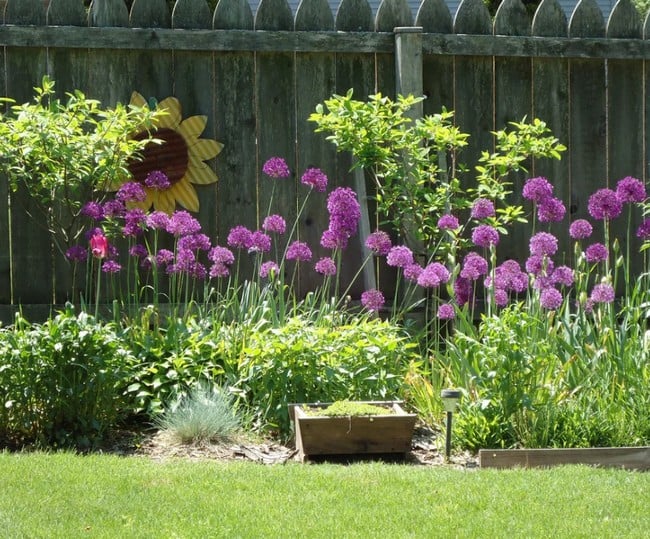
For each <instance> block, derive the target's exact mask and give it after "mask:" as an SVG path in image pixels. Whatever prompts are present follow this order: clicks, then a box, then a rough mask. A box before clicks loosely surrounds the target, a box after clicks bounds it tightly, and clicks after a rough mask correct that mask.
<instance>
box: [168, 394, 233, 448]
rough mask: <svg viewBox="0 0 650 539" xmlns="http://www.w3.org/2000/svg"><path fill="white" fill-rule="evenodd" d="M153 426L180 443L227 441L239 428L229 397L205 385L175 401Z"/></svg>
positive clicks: (231, 400) (231, 399)
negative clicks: (156, 426)
mask: <svg viewBox="0 0 650 539" xmlns="http://www.w3.org/2000/svg"><path fill="white" fill-rule="evenodd" d="M156 424H157V425H158V427H160V428H161V429H162V430H163V431H166V432H168V433H170V434H171V435H172V437H174V438H176V439H178V440H179V441H181V442H183V443H198V442H209V441H219V440H227V439H228V438H230V437H231V436H232V435H233V434H235V433H236V432H237V431H238V430H239V429H240V428H241V420H240V417H239V415H238V413H237V411H236V409H235V407H234V401H233V397H232V395H229V394H228V393H227V392H226V391H225V390H223V389H221V388H218V387H216V386H211V385H209V384H206V383H200V384H198V385H197V386H195V387H194V388H192V389H191V390H190V391H189V392H188V394H186V395H182V396H180V397H179V398H178V399H176V401H175V402H173V403H172V404H171V405H170V407H169V408H168V409H167V410H165V412H163V414H162V415H161V416H159V417H158V418H157V419H156Z"/></svg>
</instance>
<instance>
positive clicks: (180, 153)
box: [129, 127, 189, 185]
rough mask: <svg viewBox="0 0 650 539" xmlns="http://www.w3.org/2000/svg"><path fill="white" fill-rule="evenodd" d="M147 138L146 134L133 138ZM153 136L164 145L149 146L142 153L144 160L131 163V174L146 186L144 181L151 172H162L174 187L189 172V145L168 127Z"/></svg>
mask: <svg viewBox="0 0 650 539" xmlns="http://www.w3.org/2000/svg"><path fill="white" fill-rule="evenodd" d="M146 136H147V135H146V133H138V134H137V135H135V136H134V137H133V138H134V139H135V140H142V139H144V138H145V137H146ZM153 136H154V138H157V139H160V140H162V141H163V143H162V144H154V143H153V142H150V143H149V144H147V145H146V146H145V148H144V150H143V151H142V152H141V155H142V160H140V161H136V160H134V161H131V162H130V163H129V172H130V173H131V175H132V176H133V179H134V180H135V181H137V182H140V183H142V184H144V180H145V179H146V177H147V175H148V174H149V173H150V172H153V171H154V170H162V171H163V172H164V173H165V174H166V175H167V178H169V183H170V184H171V185H174V184H175V183H176V182H178V181H180V179H181V178H182V177H183V176H184V175H185V172H187V165H188V163H189V153H188V149H187V143H186V142H185V139H184V138H183V136H182V135H179V134H178V133H177V132H176V131H174V130H173V129H169V128H168V127H163V128H161V129H157V130H156V131H155V132H154V134H153Z"/></svg>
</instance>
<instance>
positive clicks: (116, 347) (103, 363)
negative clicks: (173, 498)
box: [0, 307, 131, 448]
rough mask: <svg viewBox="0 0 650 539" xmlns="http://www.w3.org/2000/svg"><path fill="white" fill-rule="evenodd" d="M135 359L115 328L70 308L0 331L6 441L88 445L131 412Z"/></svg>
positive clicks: (1, 434) (1, 420)
mask: <svg viewBox="0 0 650 539" xmlns="http://www.w3.org/2000/svg"><path fill="white" fill-rule="evenodd" d="M130 361H131V357H130V354H129V352H128V350H127V349H125V348H124V347H122V346H121V342H120V340H119V339H118V336H117V333H116V331H115V328H114V327H113V325H112V324H103V323H100V322H97V321H96V320H95V319H94V318H93V317H92V316H89V315H88V314H86V313H83V312H82V313H79V314H78V315H75V314H74V312H73V311H72V309H71V308H70V307H68V308H67V309H66V310H65V311H64V312H61V313H59V314H58V315H56V316H55V317H54V318H52V319H50V320H48V321H47V322H45V323H44V324H29V323H28V322H27V321H26V320H25V319H24V318H22V317H21V316H20V315H18V316H17V319H16V323H15V325H14V326H13V327H10V328H3V329H2V330H0V403H1V406H0V439H4V440H6V441H7V442H8V443H10V444H12V445H17V446H20V445H23V444H28V443H36V444H38V445H43V446H46V445H50V446H75V447H79V448H88V447H91V446H93V445H94V444H96V443H97V442H99V441H101V439H102V436H103V435H104V433H105V431H106V429H107V428H108V427H110V426H112V425H113V424H114V423H115V422H116V421H117V419H118V418H119V417H120V412H121V411H123V410H124V402H123V399H122V396H121V387H122V384H123V383H124V379H125V376H126V366H127V365H128V363H129V362H130Z"/></svg>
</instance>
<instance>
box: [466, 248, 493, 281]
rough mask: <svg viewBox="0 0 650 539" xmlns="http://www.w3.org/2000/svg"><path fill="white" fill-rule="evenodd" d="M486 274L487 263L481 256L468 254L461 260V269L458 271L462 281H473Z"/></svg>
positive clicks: (472, 253)
mask: <svg viewBox="0 0 650 539" xmlns="http://www.w3.org/2000/svg"><path fill="white" fill-rule="evenodd" d="M487 272H488V263H487V260H485V258H483V257H482V256H481V255H479V254H477V253H474V252H469V253H467V254H466V255H465V258H464V259H463V267H462V269H461V270H460V276H461V277H462V278H464V279H469V280H471V281H475V280H476V279H478V278H479V277H480V276H481V275H485V274H486V273H487Z"/></svg>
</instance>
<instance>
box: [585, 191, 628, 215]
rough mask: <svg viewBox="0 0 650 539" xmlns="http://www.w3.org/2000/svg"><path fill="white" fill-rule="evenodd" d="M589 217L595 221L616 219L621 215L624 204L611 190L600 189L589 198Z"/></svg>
mask: <svg viewBox="0 0 650 539" xmlns="http://www.w3.org/2000/svg"><path fill="white" fill-rule="evenodd" d="M587 209H588V210H589V215H591V216H592V217H593V218H594V219H615V218H616V217H618V216H619V215H621V211H623V204H622V203H621V201H620V200H619V199H618V197H617V196H616V193H615V192H614V191H612V190H611V189H606V188H605V189H598V191H596V192H595V193H594V194H593V195H591V196H590V197H589V202H588V204H587Z"/></svg>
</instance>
